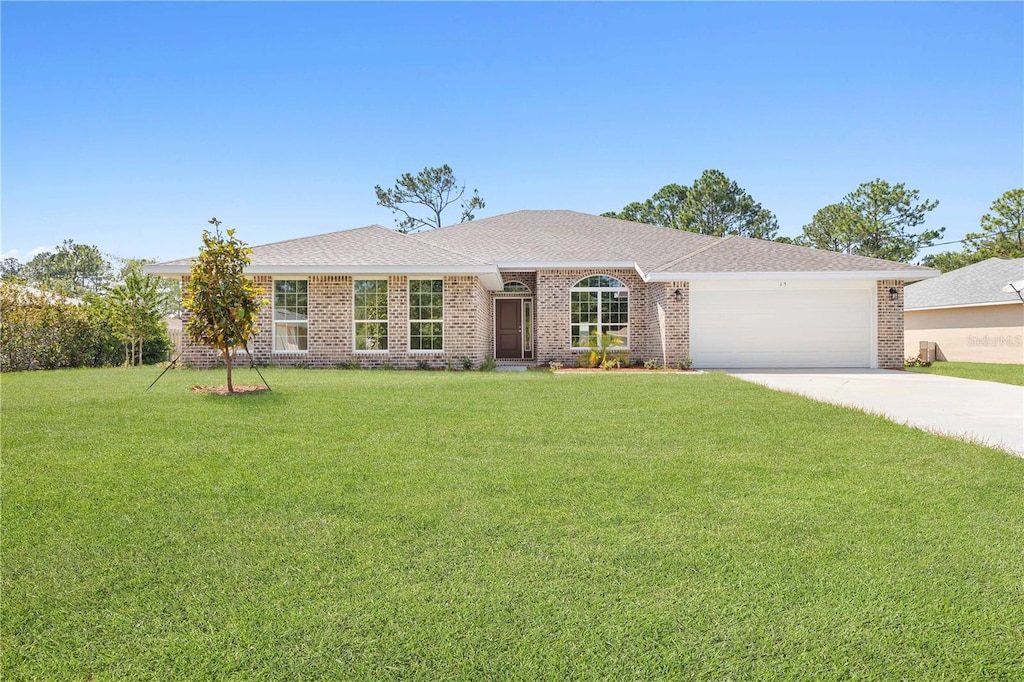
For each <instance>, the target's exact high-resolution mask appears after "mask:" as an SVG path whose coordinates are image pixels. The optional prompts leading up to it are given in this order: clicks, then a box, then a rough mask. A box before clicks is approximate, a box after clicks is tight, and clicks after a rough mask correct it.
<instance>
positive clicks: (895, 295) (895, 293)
mask: <svg viewBox="0 0 1024 682" xmlns="http://www.w3.org/2000/svg"><path fill="white" fill-rule="evenodd" d="M899 297H900V292H898V291H896V287H889V300H890V301H895V300H896V299H898V298H899Z"/></svg>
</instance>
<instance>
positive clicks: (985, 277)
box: [903, 258, 1024, 310]
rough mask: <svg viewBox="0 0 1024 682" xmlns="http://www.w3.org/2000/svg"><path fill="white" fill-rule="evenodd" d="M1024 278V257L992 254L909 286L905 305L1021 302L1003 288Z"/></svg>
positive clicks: (930, 306) (943, 305)
mask: <svg viewBox="0 0 1024 682" xmlns="http://www.w3.org/2000/svg"><path fill="white" fill-rule="evenodd" d="M1019 279H1024V258H1016V259H1013V260H1010V259H1006V258H989V259H988V260H985V261H982V262H980V263H975V264H974V265H968V266H967V267H965V268H960V269H959V270H953V271H952V272H947V273H946V274H944V275H942V276H940V277H936V278H934V279H929V280H925V281H923V282H916V283H914V284H910V285H908V286H907V287H906V290H905V292H904V297H905V298H904V306H903V307H904V308H905V309H907V310H913V309H915V308H945V307H949V306H960V305H971V304H975V305H977V304H984V303H1020V298H1019V297H1018V296H1017V294H1015V293H1013V292H1009V293H1007V292H1004V291H1003V290H1002V289H1003V287H1004V286H1006V285H1007V284H1008V283H1009V282H1012V281H1015V280H1019Z"/></svg>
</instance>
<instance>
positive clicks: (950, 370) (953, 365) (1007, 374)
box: [907, 362, 1024, 386]
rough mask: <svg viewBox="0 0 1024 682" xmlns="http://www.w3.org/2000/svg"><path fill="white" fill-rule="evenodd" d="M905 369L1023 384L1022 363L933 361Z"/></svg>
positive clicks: (1017, 384) (922, 372) (923, 372)
mask: <svg viewBox="0 0 1024 682" xmlns="http://www.w3.org/2000/svg"><path fill="white" fill-rule="evenodd" d="M907 371H908V372H919V373H921V374H941V375H942V376H947V377H960V378H961V379H980V380H982V381H998V382H999V383H1003V384H1014V385H1016V386H1024V365H997V364H995V363H991V362H933V363H932V364H931V366H930V367H907Z"/></svg>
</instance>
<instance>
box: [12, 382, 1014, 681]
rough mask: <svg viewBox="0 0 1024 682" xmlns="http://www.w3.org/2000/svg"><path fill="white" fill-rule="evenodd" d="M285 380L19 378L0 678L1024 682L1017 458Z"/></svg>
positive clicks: (553, 404)
mask: <svg viewBox="0 0 1024 682" xmlns="http://www.w3.org/2000/svg"><path fill="white" fill-rule="evenodd" d="M266 374H267V378H268V380H269V381H270V384H271V386H273V387H274V391H273V392H272V393H265V394H260V395H251V396H245V397H240V398H224V397H220V396H212V395H196V394H192V393H190V392H189V391H188V387H189V386H190V385H191V384H213V383H220V382H222V381H223V375H222V373H201V372H170V373H168V375H167V376H166V377H165V378H164V379H163V380H161V382H160V383H158V384H157V385H156V386H155V387H154V388H153V390H151V391H150V392H149V393H143V392H142V391H143V389H144V388H145V386H146V385H147V384H148V383H149V382H150V381H151V380H152V378H153V377H154V376H155V373H154V372H153V371H152V370H149V369H146V370H134V371H133V370H100V371H96V370H87V371H77V370H76V371H63V372H49V373H43V372H38V373H31V374H18V375H6V376H4V377H2V379H0V382H2V386H0V389H2V392H0V400H2V405H0V407H2V411H3V425H2V426H3V428H2V434H0V437H2V447H3V469H2V478H0V487H2V493H3V495H2V500H0V504H2V509H0V511H2V519H3V528H2V533H3V538H2V540H3V553H2V556H0V571H2V575H3V580H4V589H3V591H2V594H0V611H2V613H0V616H2V621H0V622H2V623H3V640H4V645H3V648H2V653H0V656H2V659H0V660H2V664H3V673H4V677H5V679H12V680H14V679H54V678H61V679H89V678H92V679H208V678H218V679H223V678H237V679H268V680H269V679H320V678H331V679H338V678H344V679H381V678H385V679H386V678H403V679H405V678H414V679H481V678H499V679H538V678H544V679H550V678H560V679H562V678H566V679H584V678H585V679H591V678H606V679H607V678H614V679H621V678H665V677H668V678H686V677H697V678H706V677H712V678H779V677H782V678H794V679H846V678H868V679H892V678H914V679H929V678H931V679H937V678H943V679H971V678H974V679H981V678H984V679H1000V678H1002V679H1019V678H1020V677H1021V673H1022V671H1024V668H1022V665H1024V662H1022V655H1024V651H1022V647H1021V642H1024V615H1022V614H1024V610H1022V609H1021V601H1020V598H1021V593H1020V585H1021V582H1022V580H1021V579H1022V562H1021V558H1022V547H1021V537H1024V505H1021V504H1020V491H1021V490H1022V489H1024V460H1021V459H1019V458H1015V457H1012V456H1010V455H1006V454H1003V453H1000V452H998V451H995V450H990V449H988V448H984V447H979V446H975V445H971V444H968V443H962V442H959V441H956V440H952V439H948V438H942V437H938V436H933V435H929V434H926V433H923V432H920V431H916V430H913V429H908V428H904V427H901V426H898V425H895V424H892V423H889V422H887V421H885V420H883V419H881V418H877V417H872V416H870V415H866V414H862V413H859V412H856V411H852V410H846V409H843V408H838V407H833V406H829V405H824V404H819V403H815V402H812V401H809V400H806V399H803V398H800V397H797V396H789V395H784V394H780V393H775V392H771V391H768V390H767V389H763V388H761V387H758V386H754V385H751V384H746V383H743V382H740V381H738V380H735V379H732V378H731V377H728V376H724V375H719V374H706V375H700V376H685V375H684V376H681V375H655V376H649V375H639V376H638V375H619V376H608V375H550V374H547V373H544V372H528V373H518V374H511V373H510V374H485V373H478V372H474V373H443V372H385V371H378V372H359V371H354V372H350V371H287V370H269V371H268V372H267V373H266ZM252 379H253V381H251V382H250V381H249V379H248V378H246V377H244V376H240V377H239V379H238V381H239V382H240V383H241V382H244V383H256V382H258V378H257V377H255V376H253V377H252Z"/></svg>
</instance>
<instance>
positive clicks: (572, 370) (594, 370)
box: [552, 367, 703, 374]
mask: <svg viewBox="0 0 1024 682" xmlns="http://www.w3.org/2000/svg"><path fill="white" fill-rule="evenodd" d="M552 372H554V373H555V374H577V373H583V374H703V372H701V371H700V370H699V369H647V368H646V367H619V368H618V369H601V368H600V367H562V368H561V369H555V370H552Z"/></svg>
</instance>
